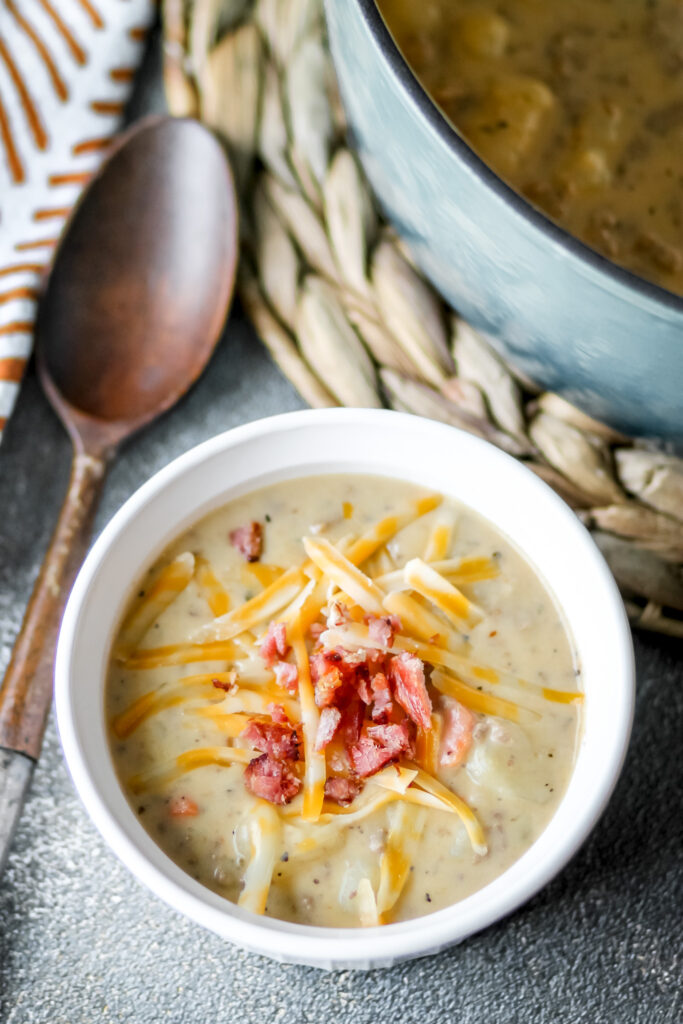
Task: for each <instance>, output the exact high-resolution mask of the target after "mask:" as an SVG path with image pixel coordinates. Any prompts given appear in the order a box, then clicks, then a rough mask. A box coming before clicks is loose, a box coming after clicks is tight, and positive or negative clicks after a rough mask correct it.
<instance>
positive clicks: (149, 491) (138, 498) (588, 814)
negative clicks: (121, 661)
mask: <svg viewBox="0 0 683 1024" xmlns="http://www.w3.org/2000/svg"><path fill="white" fill-rule="evenodd" d="M387 420H391V421H393V422H394V423H395V425H396V428H397V429H398V428H401V429H410V430H416V429H417V430H424V431H427V432H433V433H434V435H435V437H436V436H437V435H438V436H439V439H440V440H441V441H442V442H443V443H447V442H449V441H450V442H451V443H455V444H456V445H460V446H463V445H464V446H466V447H469V448H471V449H472V450H473V451H474V453H475V454H476V455H477V457H478V458H485V459H486V460H488V461H489V463H490V464H491V465H492V467H495V465H496V463H498V464H499V465H502V464H506V465H507V467H508V469H509V470H510V471H512V467H513V466H514V467H515V470H514V471H516V472H518V473H519V474H520V476H521V477H522V478H524V479H525V486H526V488H527V489H528V490H530V491H531V492H533V491H536V493H537V494H542V495H543V497H544V500H545V503H546V505H548V504H550V505H551V506H554V512H553V514H554V515H555V516H556V519H557V522H558V524H559V528H562V529H563V530H565V529H566V530H568V531H569V532H570V533H573V534H574V542H575V544H577V545H578V546H579V547H580V548H583V551H584V553H585V555H586V557H587V559H589V560H591V561H592V563H593V568H594V570H595V574H596V576H595V578H596V579H597V580H598V583H599V585H600V586H601V587H602V590H603V593H602V604H601V615H603V616H605V621H606V622H607V624H608V625H609V627H610V635H611V636H612V637H613V655H614V664H615V666H616V668H615V676H616V677H617V678H619V679H620V680H621V685H620V691H619V692H620V697H621V699H620V701H619V703H618V705H617V706H616V707H615V708H614V714H613V718H612V721H611V733H610V736H609V737H607V742H606V746H607V750H606V751H605V757H604V758H603V760H602V761H601V764H600V767H599V772H598V774H597V775H596V780H595V786H594V787H593V789H592V791H591V792H590V793H589V794H587V795H586V799H585V804H584V807H583V811H582V815H581V816H580V817H579V819H578V824H576V823H574V825H573V827H572V828H570V829H568V830H567V833H566V834H565V836H564V839H563V842H562V843H559V844H557V848H553V849H552V850H551V851H550V852H548V853H547V855H545V856H544V859H543V860H542V862H541V863H540V865H539V864H534V865H531V867H530V866H529V865H527V870H526V874H525V875H523V876H522V877H521V878H519V879H518V878H517V877H516V876H514V881H515V884H514V885H511V886H509V889H508V890H507V891H504V892H502V893H501V892H500V891H498V892H494V895H493V897H491V895H490V892H489V890H491V887H492V886H495V885H496V882H498V881H499V880H500V879H502V878H503V877H505V876H507V875H508V874H509V873H510V872H514V871H515V868H516V867H517V865H519V864H520V861H521V860H522V859H523V858H524V857H525V856H526V855H527V854H528V853H529V852H530V850H532V849H533V848H534V846H535V845H536V843H538V842H539V841H540V840H541V839H542V837H543V834H544V833H543V832H542V833H541V834H540V836H539V837H538V839H537V840H536V841H535V843H534V844H532V847H530V848H529V850H527V851H526V852H525V853H524V854H522V857H521V858H520V859H518V860H517V861H515V862H513V864H512V865H511V866H510V867H509V868H507V869H506V871H505V872H503V874H502V875H499V876H498V877H497V878H496V879H494V880H493V882H491V883H489V884H488V885H486V886H484V887H483V888H482V889H480V890H478V891H477V892H475V893H473V894H472V895H471V896H469V897H466V898H465V899H464V900H462V901H459V902H458V903H455V904H451V905H449V906H448V907H446V908H444V909H443V910H440V911H436V912H434V913H432V914H428V915H425V916H424V917H421V918H416V919H411V920H409V921H406V922H401V923H398V924H390V925H384V926H382V927H381V929H369V930H368V929H362V928H327V927H321V926H308V925H300V924H291V923H289V922H284V921H280V920H277V919H274V918H266V917H259V916H257V915H254V914H251V913H250V912H248V911H244V910H242V908H239V907H237V906H236V905H235V904H232V903H230V902H229V901H227V900H225V899H223V898H222V897H220V896H218V895H217V894H215V893H213V892H212V891H211V890H209V889H207V888H206V887H204V886H203V885H201V884H200V883H199V882H195V881H194V880H193V879H191V878H190V876H189V875H186V874H185V872H184V871H183V870H182V869H181V868H179V867H178V866H177V865H175V864H174V863H173V862H172V861H171V860H170V858H168V857H167V856H166V855H165V854H163V851H162V859H163V866H162V867H160V866H159V864H155V863H153V856H152V853H151V851H152V850H154V851H157V853H158V851H160V847H158V846H157V844H156V843H155V842H154V840H153V839H152V838H151V836H149V835H148V833H146V832H145V833H144V835H145V836H146V837H147V839H145V838H143V837H142V836H141V837H140V838H139V839H134V838H132V837H131V836H130V835H129V834H128V832H127V831H126V829H125V828H124V826H123V825H122V824H121V823H120V821H119V820H118V819H117V817H116V816H115V814H114V812H113V811H112V810H111V809H110V807H108V805H107V798H106V795H105V792H104V791H105V790H106V786H107V782H106V781H105V783H104V784H102V785H101V786H98V784H97V782H96V781H95V780H94V779H93V777H92V775H91V771H90V768H89V765H88V760H87V757H86V755H85V753H84V751H83V748H82V744H81V742H80V740H79V735H78V728H77V725H76V721H75V703H76V702H75V699H74V698H75V694H76V691H77V690H78V687H79V682H78V679H77V678H76V677H75V675H74V673H73V672H72V663H73V661H74V660H75V652H76V651H77V649H78V645H79V643H80V644H81V645H83V644H84V638H83V636H79V631H78V624H79V619H80V617H81V615H82V612H83V609H84V607H85V606H86V604H87V603H88V599H89V595H90V591H91V588H92V587H93V584H94V583H96V581H97V577H98V573H99V572H100V569H101V566H102V563H103V562H104V561H105V559H106V557H107V556H108V554H109V553H110V550H111V549H112V548H113V547H114V546H115V545H116V542H117V539H118V538H119V536H120V535H121V534H125V532H126V531H129V530H131V529H133V530H134V529H135V520H136V517H137V516H138V514H139V512H140V511H141V510H143V509H144V508H145V506H146V505H148V504H150V503H152V502H153V501H155V500H156V499H157V498H159V496H160V495H162V494H163V492H164V491H167V490H168V489H169V488H170V487H172V486H173V485H174V484H175V483H176V482H177V481H178V480H180V479H182V477H183V476H185V475H186V474H187V473H188V472H190V471H192V470H193V469H195V468H196V467H197V466H199V465H201V464H202V463H204V462H208V461H210V460H211V459H212V458H214V457H215V456H217V455H218V456H225V455H226V454H227V453H229V452H230V451H231V450H232V449H235V448H239V447H240V446H242V445H245V444H249V443H250V442H252V441H253V440H257V441H258V440H259V439H262V438H264V437H265V438H267V437H268V435H271V436H277V437H281V436H282V434H283V433H285V434H286V432H287V431H291V430H295V429H299V428H301V426H302V425H304V424H305V425H306V427H307V428H309V429H310V428H315V427H316V426H323V427H325V426H332V427H334V426H337V428H339V427H340V426H344V427H346V426H348V425H350V424H353V425H354V426H363V427H364V428H365V429H366V430H367V431H371V430H372V429H373V428H374V427H375V426H377V425H385V426H386V422H387ZM295 465H297V464H296V463H295ZM374 471H375V472H380V473H381V470H380V469H378V468H377V469H375V470H374ZM308 472H309V475H310V474H311V473H312V472H313V471H312V470H309V471H308ZM349 472H352V471H351V470H350V471H349ZM355 472H372V470H368V469H366V470H356V471H355ZM301 475H303V476H305V475H307V473H306V472H305V471H304V472H302V474H301ZM391 475H394V474H393V473H392V474H391ZM253 476H254V478H256V477H257V476H258V468H255V469H254V470H253ZM260 486H264V484H263V483H255V484H254V487H256V488H258V487H260ZM249 489H250V488H249V486H248V484H247V486H246V487H244V488H243V489H242V492H241V493H248V491H249ZM447 493H448V492H447ZM466 498H467V496H466V495H464V496H463V498H462V499H461V500H464V501H465V504H467V500H466ZM228 500H229V499H228ZM204 504H206V497H204ZM197 509H198V511H197V516H198V517H199V516H200V515H202V514H205V513H203V512H202V500H201V499H198V500H197ZM493 525H494V526H496V525H497V524H496V523H495V522H494V523H493ZM498 528H499V529H500V527H498ZM511 540H512V541H513V542H515V538H514V537H511ZM538 568H539V570H540V571H541V573H542V566H539V567H538ZM113 617H114V611H113V610H112V612H111V614H110V618H112V619H113ZM568 625H569V627H570V629H571V625H572V624H571V622H568ZM634 675H635V673H634V655H633V646H632V642H631V633H630V627H629V624H628V620H627V618H626V613H625V610H624V606H623V602H622V601H621V597H620V595H619V591H618V589H617V586H616V583H615V582H614V579H613V577H612V575H611V573H610V571H609V569H608V567H607V564H606V563H605V561H604V559H603V557H602V555H601V554H600V552H599V550H598V548H597V547H596V546H595V544H594V542H593V541H592V539H591V538H590V535H589V533H588V531H587V530H585V528H584V527H583V526H582V524H581V523H580V522H579V520H578V519H577V518H576V516H575V515H574V513H573V512H572V511H571V509H570V508H569V506H567V505H566V504H565V503H564V501H562V499H561V498H559V496H558V495H556V494H555V492H554V491H552V490H551V489H550V488H549V487H548V486H547V485H546V484H545V483H544V482H543V481H542V480H540V478H538V477H536V476H535V475H534V474H533V473H532V472H531V471H530V470H528V469H526V467H524V466H523V465H522V464H521V463H519V462H518V461H517V460H516V459H514V458H512V456H510V455H507V454H506V453H504V452H502V451H500V450H499V449H497V448H495V447H494V446H493V445H491V444H489V443H488V442H486V441H483V440H481V439H480V438H477V437H474V436H472V435H471V434H468V433H466V432H464V431H462V430H459V429H457V428H455V427H451V426H449V425H446V424H443V423H438V422H436V421H433V420H426V419H423V418H421V417H415V416H412V415H410V414H407V413H397V412H394V411H390V410H385V409H381V410H380V409H340V408H334V409H321V410H310V409H306V410H301V411H298V412H292V413H284V414H281V415H278V416H273V417H269V418H266V419H261V420H256V421H254V422H251V423H247V424H244V425H242V426H239V427H235V428H233V429H231V430H228V431H226V432H224V433H222V434H219V435H217V436H215V437H213V438H210V439H209V440H207V441H204V442H202V443H201V444H199V445H197V446H195V447H193V448H191V449H190V450H189V451H187V452H185V453H184V454H182V455H180V456H178V457H177V458H175V459H173V460H172V461H171V462H170V463H169V464H167V465H166V466H165V467H163V468H162V469H160V470H159V471H158V472H157V473H155V474H154V475H153V476H152V477H151V478H149V479H148V480H147V481H146V482H145V483H144V484H142V486H141V487H139V488H138V489H137V490H136V491H135V492H134V493H133V494H132V495H131V496H130V497H129V498H128V500H127V501H126V502H125V503H124V504H123V505H122V506H121V508H120V509H119V510H118V511H117V512H116V513H115V515H114V516H113V517H112V519H111V520H110V521H109V523H108V524H107V525H106V526H105V527H104V529H103V530H102V532H101V534H100V536H99V537H98V539H97V540H96V541H95V544H94V545H93V547H92V549H91V551H90V553H89V554H88V556H87V558H86V560H85V563H84V565H83V568H82V569H81V572H80V573H79V576H78V578H77V580H76V583H75V584H74V588H73V590H72V593H71V596H70V598H69V601H68V604H67V608H66V611H65V613H64V618H63V621H62V626H61V629H60V634H59V640H58V645H57V655H56V662H55V704H56V712H57V724H58V729H59V735H60V740H61V743H62V748H63V751H64V755H65V758H66V761H67V765H68V768H69V771H70V774H71V776H72V780H73V782H74V784H75V787H76V789H77V791H78V793H79V795H80V797H81V800H82V802H83V804H84V805H85V807H86V810H87V811H88V813H89V815H90V817H91V819H92V820H93V822H94V823H95V825H96V827H97V828H98V830H99V831H100V833H101V835H102V836H103V838H104V839H105V841H106V842H107V844H108V845H109V846H110V847H111V849H112V850H113V851H114V853H115V854H116V855H117V857H118V858H119V859H120V860H121V861H122V862H123V864H125V865H126V866H127V867H128V868H129V870H131V871H132V873H133V874H134V875H135V876H136V877H137V878H138V880H139V881H141V882H142V883H143V884H144V885H145V886H146V887H147V888H148V889H150V890H151V891H152V892H153V893H154V894H155V895H156V896H158V897H159V898H161V899H162V901H164V902H165V903H166V904H168V905H169V906H171V907H172V908H173V909H175V910H176V911H179V912H181V913H183V914H184V915H185V916H187V917H189V918H190V919H191V920H193V921H194V922H196V923H198V924H200V925H202V926H204V927H206V928H208V929H209V930H211V931H214V932H215V933H217V934H218V935H220V936H221V937H223V938H227V939H228V940H229V941H231V942H234V943H236V944H238V945H240V946H242V947H243V948H246V949H248V950H251V951H253V952H258V953H261V954H265V955H267V956H270V957H272V958H274V959H276V960H286V961H292V962H297V963H302V964H308V965H310V966H316V967H324V968H332V967H361V968H363V967H370V966H386V965H389V964H391V963H393V962H395V961H396V960H399V959H405V958H412V957H416V956H422V955H426V954H428V953H432V952H436V951H438V950H439V949H442V948H444V947H446V946H449V945H452V944H454V943H456V942H458V941H461V940H462V939H464V938H466V937H468V936H469V935H471V934H474V933H475V932H477V931H480V930H481V929H482V928H484V927H487V926H488V925H490V924H492V923H494V922H495V921H497V920H499V919H500V918H502V917H504V916H506V915H507V914H508V913H510V912H511V911H512V910H514V909H515V908H517V907H519V906H521V905H522V904H523V903H525V902H526V901H527V900H528V899H529V898H530V897H531V896H533V895H534V894H535V893H537V892H538V891H539V890H540V889H541V888H542V887H543V886H545V885H546V884H547V882H549V881H550V880H551V879H552V878H553V877H554V876H555V875H556V874H557V873H558V872H559V871H560V870H561V869H562V868H563V867H564V866H565V865H566V863H567V862H568V861H569V860H570V859H571V857H573V856H574V854H575V853H576V851H577V850H578V849H579V847H580V846H581V845H582V844H583V842H584V841H585V840H586V838H587V837H588V835H589V834H590V832H591V831H592V829H593V827H594V826H595V824H596V822H597V821H598V819H599V818H600V816H601V814H602V812H603V811H604V809H605V807H606V805H607V802H608V800H609V798H610V796H611V793H612V791H613V789H614V786H615V785H616V782H617V779H618V777H619V773H620V771H621V767H622V764H623V761H624V758H625V756H626V751H627V747H628V741H629V736H630V731H631V724H632V718H633V705H634V689H635V678H634ZM106 764H107V766H108V767H106V769H104V771H105V775H107V777H108V779H110V781H111V782H112V783H113V784H114V785H115V786H116V787H117V788H118V787H119V782H118V779H117V777H116V773H115V770H114V766H113V762H111V761H110V760H108V759H107V760H106ZM120 792H122V791H120ZM565 795H566V794H565ZM564 799H565V797H563V798H562V801H561V802H560V804H559V805H558V809H557V810H556V812H555V814H557V813H558V811H559V809H560V808H561V806H562V802H563V801H564ZM553 817H555V815H553ZM130 820H131V821H135V822H136V824H138V825H139V823H137V819H136V818H135V815H134V813H133V811H132V810H131V811H130ZM552 820H553V818H551V819H550V821H549V822H548V824H547V826H546V828H545V829H544V832H545V831H547V830H548V828H549V827H550V825H551V823H552ZM140 830H141V831H142V829H141V827H140ZM145 847H146V848H147V851H148V852H147V853H146V852H145V849H144V848H145ZM157 859H158V858H157ZM455 908H458V911H457V912H454V910H455ZM465 908H467V909H468V910H469V912H470V913H469V918H467V915H465V918H466V920H465V926H464V927H463V922H462V920H461V918H462V916H463V911H464V909H465ZM472 917H473V918H474V923H472V921H471V920H470V918H472Z"/></svg>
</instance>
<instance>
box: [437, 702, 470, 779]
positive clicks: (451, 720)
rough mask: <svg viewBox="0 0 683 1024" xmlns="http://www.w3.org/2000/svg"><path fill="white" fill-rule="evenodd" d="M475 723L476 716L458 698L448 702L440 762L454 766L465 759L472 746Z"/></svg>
mask: <svg viewBox="0 0 683 1024" xmlns="http://www.w3.org/2000/svg"><path fill="white" fill-rule="evenodd" d="M474 725H475V718H474V715H473V714H472V712H471V711H470V709H469V708H466V707H465V706H464V704H461V703H460V702H459V701H457V700H452V701H449V702H448V705H447V707H446V726H445V729H444V732H443V739H442V741H441V757H440V759H439V763H440V764H443V765H448V767H450V768H454V767H455V766H456V765H458V764H461V763H462V762H463V761H464V760H465V758H466V757H467V755H468V753H469V750H470V747H471V746H472V732H473V730H474Z"/></svg>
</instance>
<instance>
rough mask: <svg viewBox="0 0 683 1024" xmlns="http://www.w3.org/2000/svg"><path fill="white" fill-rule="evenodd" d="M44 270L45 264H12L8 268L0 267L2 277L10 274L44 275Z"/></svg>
mask: <svg viewBox="0 0 683 1024" xmlns="http://www.w3.org/2000/svg"><path fill="white" fill-rule="evenodd" d="M44 270H45V265H44V264H43V263H10V265H9V266H7V267H0V277H6V276H7V275H8V274H42V272H43V271H44Z"/></svg>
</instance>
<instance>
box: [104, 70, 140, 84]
mask: <svg viewBox="0 0 683 1024" xmlns="http://www.w3.org/2000/svg"><path fill="white" fill-rule="evenodd" d="M109 77H110V78H111V80H112V82H132V81H133V79H134V78H135V68H112V69H111V71H110V72H109Z"/></svg>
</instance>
